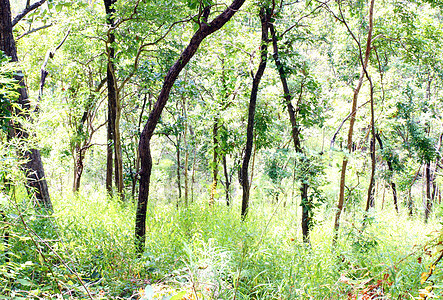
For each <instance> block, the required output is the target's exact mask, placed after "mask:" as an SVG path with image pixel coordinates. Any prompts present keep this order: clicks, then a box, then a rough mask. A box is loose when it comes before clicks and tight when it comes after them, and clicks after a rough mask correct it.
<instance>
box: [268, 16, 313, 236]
mask: <svg viewBox="0 0 443 300" xmlns="http://www.w3.org/2000/svg"><path fill="white" fill-rule="evenodd" d="M269 27H270V30H271V35H272V44H273V46H274V55H273V56H274V61H275V65H276V67H277V70H278V74H279V76H280V81H281V83H282V86H283V93H284V99H285V103H286V108H287V110H288V114H289V120H290V122H291V135H292V141H293V143H294V149H295V151H296V152H297V153H303V148H302V147H301V141H300V128H299V127H298V125H297V117H296V115H295V109H294V106H293V105H292V96H291V92H290V90H289V86H288V82H287V79H286V77H287V75H286V74H285V72H284V66H283V64H282V62H281V61H280V57H279V50H278V43H277V33H276V31H275V28H274V25H273V24H270V26H269ZM302 90H303V89H302ZM294 167H295V166H294ZM308 189H309V185H308V184H307V183H303V182H302V183H301V187H300V197H301V207H302V222H301V227H302V234H303V241H304V242H305V243H309V229H310V227H311V225H312V220H311V217H310V214H309V210H310V209H311V207H312V203H310V201H309V198H308Z"/></svg>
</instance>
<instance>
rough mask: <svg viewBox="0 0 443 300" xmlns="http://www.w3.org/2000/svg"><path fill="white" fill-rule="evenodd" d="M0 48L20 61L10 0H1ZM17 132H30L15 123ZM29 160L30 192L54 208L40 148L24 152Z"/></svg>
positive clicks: (24, 95) (26, 107) (25, 108)
mask: <svg viewBox="0 0 443 300" xmlns="http://www.w3.org/2000/svg"><path fill="white" fill-rule="evenodd" d="M0 50H1V51H3V52H4V53H5V54H6V55H7V56H9V57H11V61H12V62H16V61H18V57H17V48H16V46H15V41H14V36H13V33H12V23H11V7H10V3H9V0H1V1H0ZM20 74H21V72H17V74H16V75H15V78H16V79H17V80H18V82H19V84H20V89H19V94H20V96H19V100H18V103H19V104H20V106H21V108H22V112H21V113H20V114H21V115H22V116H23V117H25V118H27V119H30V116H29V113H30V109H31V107H30V103H29V99H28V91H27V88H26V86H25V83H24V77H23V75H20ZM14 127H15V128H14V129H15V131H16V134H17V135H18V136H20V137H23V138H25V139H27V138H28V137H29V133H28V132H26V131H25V130H23V129H22V128H20V126H19V125H18V124H14ZM24 158H25V159H26V160H27V162H26V163H25V164H24V166H23V168H24V170H25V173H26V178H27V183H28V187H29V190H28V191H29V192H30V193H34V194H35V197H36V199H37V202H38V204H39V205H40V206H41V207H44V208H46V209H48V210H52V202H51V198H50V196H49V190H48V185H47V183H46V179H45V172H44V169H43V163H42V160H41V156H40V151H39V150H38V149H29V150H27V151H26V152H25V153H24Z"/></svg>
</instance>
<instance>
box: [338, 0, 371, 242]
mask: <svg viewBox="0 0 443 300" xmlns="http://www.w3.org/2000/svg"><path fill="white" fill-rule="evenodd" d="M374 1H375V0H371V3H370V7H369V30H368V37H367V40H366V51H365V57H364V58H362V57H361V60H362V61H361V63H362V70H361V73H360V78H359V80H358V83H357V85H356V87H355V89H354V96H353V98H352V109H351V117H350V120H349V131H348V142H347V149H348V152H349V154H350V153H351V152H352V145H353V141H352V136H353V133H354V123H355V116H356V114H357V100H358V95H359V93H360V89H361V86H362V85H363V79H364V77H365V70H366V69H367V67H368V61H369V54H370V53H371V41H372V29H373V26H374V24H373V15H374ZM347 166H348V159H347V157H346V156H345V157H344V158H343V162H342V167H341V175H340V193H339V197H338V204H337V213H336V215H335V221H334V237H333V243H335V242H336V240H337V237H338V229H339V227H340V216H341V212H342V210H343V204H344V200H345V185H346V168H347Z"/></svg>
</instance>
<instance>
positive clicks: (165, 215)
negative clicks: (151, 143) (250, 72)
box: [0, 191, 443, 300]
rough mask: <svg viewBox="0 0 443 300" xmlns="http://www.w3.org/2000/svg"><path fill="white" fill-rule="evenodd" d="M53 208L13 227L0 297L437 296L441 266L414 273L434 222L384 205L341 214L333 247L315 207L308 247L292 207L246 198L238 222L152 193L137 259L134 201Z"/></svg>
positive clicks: (72, 201)
mask: <svg viewBox="0 0 443 300" xmlns="http://www.w3.org/2000/svg"><path fill="white" fill-rule="evenodd" d="M54 208H55V212H54V215H53V218H51V219H43V220H42V219H41V218H35V217H32V216H28V217H27V218H25V220H26V222H27V226H28V227H29V228H30V229H31V230H32V231H34V232H35V235H34V238H32V239H31V238H30V237H31V236H32V235H29V238H27V237H26V234H27V233H26V230H23V232H21V233H17V236H20V234H21V236H22V237H21V240H20V238H19V240H18V242H17V243H16V244H15V245H14V247H13V249H11V252H13V253H15V254H17V258H15V261H16V263H17V264H18V265H20V266H21V267H20V268H18V267H17V268H16V270H15V272H16V273H15V283H11V284H9V285H7V286H6V287H5V288H4V289H3V293H4V294H5V295H9V296H8V297H5V296H0V299H1V298H3V299H10V297H12V296H13V297H23V298H36V299H47V298H51V297H53V298H54V299H55V298H56V297H55V294H56V292H57V291H60V294H62V295H64V296H63V298H68V299H91V298H92V299H143V300H148V299H164V300H167V299H169V300H174V299H238V300H240V299H417V297H419V294H420V293H421V294H422V295H423V293H426V292H429V295H431V294H432V295H433V296H435V297H437V298H438V297H441V295H442V293H443V291H442V286H441V284H437V282H438V280H439V279H441V277H442V272H441V269H439V267H437V268H436V269H435V270H434V271H433V273H432V274H431V276H430V278H429V279H428V280H427V281H426V282H423V283H422V282H421V281H424V280H422V279H423V274H428V273H426V272H429V269H430V267H429V266H430V265H432V262H433V261H435V253H436V251H440V250H438V249H437V248H435V247H432V245H433V244H432V241H433V240H435V239H441V233H440V228H441V225H440V224H439V223H438V220H431V221H430V222H429V223H428V224H424V223H423V221H422V218H420V219H418V216H414V217H413V218H411V217H408V216H407V215H403V214H400V215H397V214H396V213H395V212H394V211H393V210H392V209H391V208H385V209H384V210H379V211H377V212H372V213H371V215H370V217H369V219H368V220H369V224H368V226H367V227H366V228H365V229H364V230H363V229H362V225H361V216H362V214H361V212H360V213H358V212H357V213H353V214H344V217H343V219H342V222H341V229H340V235H339V239H338V241H337V244H336V245H335V246H332V221H333V216H334V214H333V210H332V209H327V208H325V209H323V211H322V212H321V213H320V212H319V213H318V215H317V218H316V220H317V221H316V224H315V226H314V228H313V230H312V233H311V244H310V245H306V244H303V242H302V237H301V229H300V217H301V216H300V215H301V214H300V208H299V206H297V205H295V204H291V203H288V204H287V205H286V206H284V205H283V204H279V205H271V204H269V203H265V202H263V203H260V202H259V201H258V200H254V201H253V203H252V206H251V209H250V212H249V216H248V218H247V220H246V221H245V222H241V220H240V217H239V208H238V207H236V206H235V205H234V206H233V207H226V206H225V205H223V204H222V203H216V205H214V206H213V207H208V206H207V205H206V204H205V205H203V204H202V203H193V204H191V205H190V206H189V207H187V208H184V207H182V208H179V209H177V208H176V204H175V203H163V202H162V201H156V200H151V201H150V205H149V208H148V217H147V218H148V219H147V242H146V251H145V253H144V254H143V255H142V256H141V257H137V256H136V255H135V254H134V246H133V244H134V242H133V236H134V235H133V226H134V211H135V209H134V208H135V207H134V204H133V203H121V202H119V201H116V200H112V199H108V198H106V197H104V196H103V195H102V194H100V193H99V192H96V191H90V192H89V194H85V195H80V196H76V197H73V196H72V197H69V198H68V199H54ZM405 211H406V209H405ZM25 217H26V216H25ZM36 236H37V237H38V239H37V238H35V237H36ZM40 238H41V241H39V239H40ZM33 240H36V241H35V243H34V242H33ZM42 241H44V242H42ZM434 244H435V243H434ZM35 245H38V247H39V249H36V246H35ZM435 249H437V250H435ZM14 251H15V252H14ZM15 254H14V255H15ZM2 274H3V273H1V271H0V275H2ZM429 282H434V283H435V284H434V285H432V283H429ZM426 286H433V288H432V291H429V289H430V288H429V287H428V290H425V287H426ZM85 288H86V289H87V291H86V289H85ZM365 297H366V298H365ZM371 297H372V298H371ZM17 299H19V298H17ZM57 299H58V298H57ZM423 299H425V298H423Z"/></svg>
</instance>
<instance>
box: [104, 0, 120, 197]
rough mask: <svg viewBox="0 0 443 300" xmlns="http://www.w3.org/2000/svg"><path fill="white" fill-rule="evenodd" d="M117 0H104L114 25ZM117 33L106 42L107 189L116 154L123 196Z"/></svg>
mask: <svg viewBox="0 0 443 300" xmlns="http://www.w3.org/2000/svg"><path fill="white" fill-rule="evenodd" d="M115 2H116V1H115V0H104V4H105V11H106V15H107V16H106V23H107V24H108V25H109V26H110V27H113V26H114V20H115V16H114V14H115V9H114V7H113V5H114V4H115ZM114 43H115V35H114V33H113V31H112V29H110V31H109V35H108V41H107V43H106V51H107V55H108V64H107V70H106V73H107V80H108V81H107V82H108V148H107V159H106V189H107V191H108V192H110V193H112V160H113V159H112V156H114V180H115V187H116V189H117V194H118V196H119V197H121V198H123V197H124V195H123V158H122V146H121V134H120V115H121V104H120V97H119V91H118V89H117V78H116V75H115V64H114V59H115V49H114V47H113V44H114Z"/></svg>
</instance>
